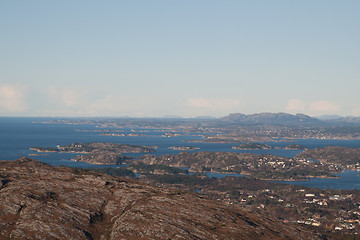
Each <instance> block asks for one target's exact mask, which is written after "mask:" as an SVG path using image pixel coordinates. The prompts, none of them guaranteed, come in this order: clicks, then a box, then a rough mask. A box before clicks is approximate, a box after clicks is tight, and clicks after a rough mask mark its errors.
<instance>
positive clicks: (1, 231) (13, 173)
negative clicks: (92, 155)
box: [0, 158, 318, 239]
mask: <svg viewBox="0 0 360 240" xmlns="http://www.w3.org/2000/svg"><path fill="white" fill-rule="evenodd" d="M0 203H1V204H0V239H318V238H317V235H315V234H314V233H311V232H307V231H304V230H302V229H300V228H295V227H293V226H291V225H284V224H283V223H280V222H278V221H275V220H271V219H268V218H266V217H263V216H260V215H255V214H252V213H248V212H245V211H243V210H241V209H239V208H235V207H228V206H225V205H223V204H221V203H219V202H214V201H210V200H207V199H203V198H201V197H199V196H197V195H196V194H193V193H189V192H183V191H179V190H174V189H166V188H157V187H153V186H150V185H145V184H142V183H139V182H137V181H136V180H129V179H121V178H115V177H110V176H107V175H102V174H97V173H93V172H89V171H84V170H76V169H70V168H55V167H52V166H49V165H46V164H43V163H40V162H38V161H35V160H32V159H28V158H22V159H19V160H16V161H13V162H11V161H1V162H0Z"/></svg>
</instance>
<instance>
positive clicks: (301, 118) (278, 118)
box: [220, 112, 360, 126]
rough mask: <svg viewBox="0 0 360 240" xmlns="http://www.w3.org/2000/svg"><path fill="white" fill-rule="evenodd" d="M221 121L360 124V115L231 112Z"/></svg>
mask: <svg viewBox="0 0 360 240" xmlns="http://www.w3.org/2000/svg"><path fill="white" fill-rule="evenodd" d="M220 121H223V122H227V123H241V124H272V125H303V126H304V125H318V124H360V117H341V116H337V117H331V118H327V117H323V118H322V117H320V118H315V117H310V116H308V115H305V114H301V113H299V114H295V115H293V114H289V113H270V112H266V113H256V114H242V113H231V114H229V115H228V116H225V117H222V118H220Z"/></svg>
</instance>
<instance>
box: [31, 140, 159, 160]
mask: <svg viewBox="0 0 360 240" xmlns="http://www.w3.org/2000/svg"><path fill="white" fill-rule="evenodd" d="M155 148H156V146H155V147H147V146H138V145H129V144H117V143H100V142H92V143H72V144H70V145H64V146H57V148H53V147H32V148H30V149H31V150H34V151H37V152H63V153H79V154H86V155H79V156H77V157H76V158H73V159H72V160H73V161H79V162H86V163H90V164H109V165H119V164H125V163H126V161H127V160H129V159H132V158H130V157H126V156H123V155H122V153H152V152H155Z"/></svg>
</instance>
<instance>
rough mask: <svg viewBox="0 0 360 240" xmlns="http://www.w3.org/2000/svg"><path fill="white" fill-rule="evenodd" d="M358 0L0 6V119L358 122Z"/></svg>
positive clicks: (77, 1) (77, 0)
mask: <svg viewBox="0 0 360 240" xmlns="http://www.w3.org/2000/svg"><path fill="white" fill-rule="evenodd" d="M359 11H360V1H358V0H356V1H350V0H344V1H337V0H336V1H332V0H316V1H313V0H304V1H288V0H284V1H282V0H272V1H268V0H262V1H260V0H251V1H250V0H249V1H242V0H236V1H235V0H234V1H232V0H225V1H213V0H191V1H190V0H181V1H180V0H162V1H160V0H151V1H149V0H142V1H141V0H128V1H121V0H117V1H111V0H108V1H90V0H86V1H81V0H71V1H68V0H61V1H48V0H43V1H40V0H33V1H27V0H23V1H20V0H12V1H6V0H0V31H1V34H0V116H120V117H121V116H134V117H161V116H164V115H177V116H184V117H194V116H217V117H219V116H225V115H227V114H229V113H233V112H241V113H257V112H288V113H305V114H309V115H311V116H319V115H325V114H340V115H353V116H360V104H359V103H360V94H359V92H360V90H359V89H360V81H359V80H360V67H359V66H360V44H359V42H360V28H359V25H360V14H359Z"/></svg>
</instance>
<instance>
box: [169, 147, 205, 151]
mask: <svg viewBox="0 0 360 240" xmlns="http://www.w3.org/2000/svg"><path fill="white" fill-rule="evenodd" d="M169 148H171V149H173V150H178V151H190V150H198V149H200V148H198V147H194V146H183V147H178V146H172V147H169Z"/></svg>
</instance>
